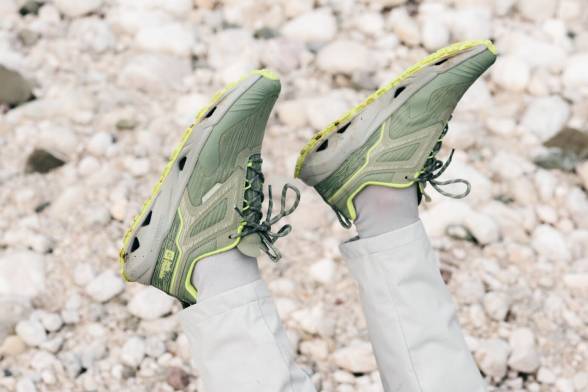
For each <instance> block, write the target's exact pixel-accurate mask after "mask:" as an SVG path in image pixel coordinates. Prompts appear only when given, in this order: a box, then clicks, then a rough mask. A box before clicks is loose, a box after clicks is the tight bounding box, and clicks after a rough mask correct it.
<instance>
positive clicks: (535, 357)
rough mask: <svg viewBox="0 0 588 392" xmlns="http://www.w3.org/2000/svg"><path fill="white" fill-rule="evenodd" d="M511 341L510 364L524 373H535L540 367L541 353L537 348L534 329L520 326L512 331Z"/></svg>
mask: <svg viewBox="0 0 588 392" xmlns="http://www.w3.org/2000/svg"><path fill="white" fill-rule="evenodd" d="M509 343H510V347H511V354H510V358H509V359H508V366H510V367H511V368H512V369H514V370H516V371H519V372H522V373H533V372H535V371H536V370H537V369H538V368H539V365H540V361H539V354H538V353H537V349H536V348H535V335H534V334H533V331H531V330H530V329H528V328H519V329H517V330H515V331H513V332H512V334H511V335H510V339H509Z"/></svg>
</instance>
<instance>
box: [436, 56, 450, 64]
mask: <svg viewBox="0 0 588 392" xmlns="http://www.w3.org/2000/svg"><path fill="white" fill-rule="evenodd" d="M447 60H449V59H448V58H444V59H443V60H439V61H437V62H436V63H435V65H441V64H443V63H444V62H446V61H447Z"/></svg>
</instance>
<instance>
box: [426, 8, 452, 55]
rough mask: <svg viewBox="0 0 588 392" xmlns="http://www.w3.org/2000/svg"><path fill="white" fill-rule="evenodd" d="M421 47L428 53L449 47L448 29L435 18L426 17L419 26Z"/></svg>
mask: <svg viewBox="0 0 588 392" xmlns="http://www.w3.org/2000/svg"><path fill="white" fill-rule="evenodd" d="M421 37H422V41H423V46H424V47H425V48H426V49H427V50H429V51H435V50H437V49H441V48H443V47H445V46H447V45H449V39H450V34H449V28H447V25H446V24H445V23H443V21H441V20H439V18H437V17H435V16H427V17H426V18H424V20H423V22H422V24H421Z"/></svg>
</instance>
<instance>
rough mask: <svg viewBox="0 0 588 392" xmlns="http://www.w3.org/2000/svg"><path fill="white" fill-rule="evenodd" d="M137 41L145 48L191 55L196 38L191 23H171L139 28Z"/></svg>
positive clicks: (178, 54) (140, 46) (179, 54)
mask: <svg viewBox="0 0 588 392" xmlns="http://www.w3.org/2000/svg"><path fill="white" fill-rule="evenodd" d="M135 42H136V43H137V45H138V46H139V48H141V49H144V50H151V51H156V52H164V53H170V54H175V55H177V56H189V55H190V53H191V52H192V47H194V45H195V44H196V39H195V35H194V32H193V31H192V28H191V27H190V26H189V25H183V24H180V23H170V24H166V25H162V26H149V27H146V28H144V29H141V30H139V32H138V33H137V35H136V36H135Z"/></svg>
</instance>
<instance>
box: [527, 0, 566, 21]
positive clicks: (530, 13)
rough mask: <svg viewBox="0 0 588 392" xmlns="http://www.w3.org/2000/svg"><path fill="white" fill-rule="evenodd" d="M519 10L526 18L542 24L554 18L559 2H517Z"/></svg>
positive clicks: (548, 0)
mask: <svg viewBox="0 0 588 392" xmlns="http://www.w3.org/2000/svg"><path fill="white" fill-rule="evenodd" d="M517 9H518V10H519V12H520V14H521V15H522V16H524V17H525V18H527V19H529V20H532V21H534V22H540V21H544V20H547V19H549V18H551V17H553V15H554V14H555V10H556V9H557V0H517Z"/></svg>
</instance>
